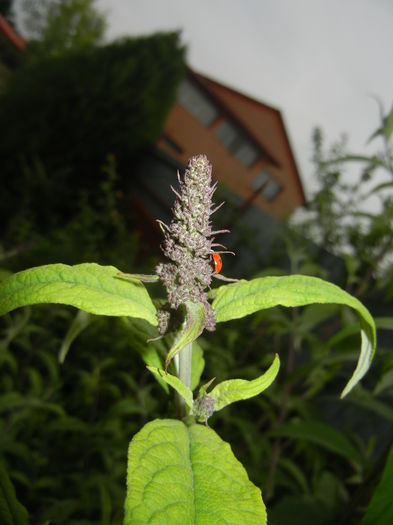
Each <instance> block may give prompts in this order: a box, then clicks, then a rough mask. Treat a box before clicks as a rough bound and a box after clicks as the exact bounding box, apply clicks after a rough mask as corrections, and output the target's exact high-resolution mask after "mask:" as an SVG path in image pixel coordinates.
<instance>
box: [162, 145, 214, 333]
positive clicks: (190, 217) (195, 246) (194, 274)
mask: <svg viewBox="0 0 393 525" xmlns="http://www.w3.org/2000/svg"><path fill="white" fill-rule="evenodd" d="M178 178H179V188H178V189H177V190H174V189H173V188H172V190H173V192H174V194H175V196H176V200H175V204H174V206H173V209H172V211H173V219H172V221H171V223H170V225H169V226H166V225H161V229H162V231H163V233H164V242H163V244H162V246H161V249H162V251H163V253H164V255H165V257H166V258H167V259H169V261H170V262H166V263H161V264H159V265H158V266H157V267H156V272H157V275H158V276H159V277H160V278H161V280H162V282H163V283H164V285H165V287H166V289H167V293H168V303H169V306H170V308H171V309H173V310H177V309H178V308H179V306H180V305H181V304H184V303H186V302H187V301H191V302H194V303H198V302H200V303H202V304H203V305H204V307H205V311H206V322H205V328H206V329H207V330H210V331H212V330H215V325H216V322H215V319H214V312H213V309H212V307H211V306H210V304H209V302H208V299H207V291H208V290H209V288H210V283H211V280H212V275H213V273H214V269H213V265H212V263H211V254H212V253H213V249H212V245H214V238H212V234H213V231H212V224H211V222H210V215H211V214H212V213H214V211H215V209H217V208H213V203H212V197H213V194H214V191H215V186H216V185H213V186H212V167H211V164H210V162H209V161H208V159H207V157H206V155H197V156H196V157H192V158H191V159H190V160H189V163H188V166H187V169H186V171H185V173H184V178H183V179H181V178H180V176H179V175H178ZM214 233H215V234H217V233H218V232H214ZM159 320H160V323H159V324H160V331H161V333H163V332H165V331H166V326H167V323H168V321H169V319H168V315H167V313H165V311H161V312H159Z"/></svg>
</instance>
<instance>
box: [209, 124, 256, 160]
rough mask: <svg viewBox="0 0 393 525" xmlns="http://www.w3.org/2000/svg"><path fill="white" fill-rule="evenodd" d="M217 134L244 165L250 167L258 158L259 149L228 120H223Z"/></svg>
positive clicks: (222, 142)
mask: <svg viewBox="0 0 393 525" xmlns="http://www.w3.org/2000/svg"><path fill="white" fill-rule="evenodd" d="M215 136H216V137H217V139H218V140H219V141H220V142H221V144H222V145H223V146H225V147H226V148H227V149H228V150H229V151H230V152H231V153H233V155H234V156H235V157H236V158H237V160H238V161H239V162H241V163H242V164H243V165H244V166H247V167H249V166H251V164H253V163H254V162H255V161H256V160H257V158H258V151H257V149H256V148H254V146H253V145H252V144H251V143H250V142H249V141H248V140H247V139H246V138H245V137H244V136H243V134H242V133H241V132H240V131H239V130H238V129H237V128H236V127H235V126H234V125H233V124H232V123H231V122H229V121H228V120H224V121H223V122H221V124H220V125H219V126H218V128H217V129H216V131H215Z"/></svg>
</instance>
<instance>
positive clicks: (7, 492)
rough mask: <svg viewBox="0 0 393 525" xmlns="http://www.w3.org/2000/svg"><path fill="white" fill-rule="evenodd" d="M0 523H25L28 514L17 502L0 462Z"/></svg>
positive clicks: (8, 524)
mask: <svg viewBox="0 0 393 525" xmlns="http://www.w3.org/2000/svg"><path fill="white" fill-rule="evenodd" d="M0 523H1V525H27V523H28V514H27V510H26V509H25V507H24V506H23V505H22V504H21V503H19V501H18V500H17V498H16V495H15V489H14V486H13V484H12V482H11V480H10V478H9V476H8V473H7V470H6V468H5V466H4V464H3V462H0Z"/></svg>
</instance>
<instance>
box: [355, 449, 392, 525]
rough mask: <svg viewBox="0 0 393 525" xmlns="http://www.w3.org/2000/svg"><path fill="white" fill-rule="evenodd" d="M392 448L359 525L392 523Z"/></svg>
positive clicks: (386, 524) (385, 524)
mask: <svg viewBox="0 0 393 525" xmlns="http://www.w3.org/2000/svg"><path fill="white" fill-rule="evenodd" d="M392 487H393V447H392V448H391V449H390V452H389V455H388V458H387V461H386V465H385V468H384V471H383V473H382V477H381V479H380V482H379V484H378V485H377V488H376V489H375V491H374V494H373V496H372V498H371V502H370V504H369V506H368V508H367V510H366V513H365V515H364V516H363V519H362V521H361V522H360V524H359V525H388V524H390V523H393V498H392Z"/></svg>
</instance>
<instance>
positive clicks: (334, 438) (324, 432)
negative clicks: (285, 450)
mask: <svg viewBox="0 0 393 525" xmlns="http://www.w3.org/2000/svg"><path fill="white" fill-rule="evenodd" d="M269 435H270V436H276V437H289V438H293V439H299V440H301V439H302V440H306V441H309V442H311V443H315V444H316V445H319V446H321V447H323V448H325V449H326V450H330V451H331V452H334V453H335V454H339V455H340V456H342V457H344V458H346V459H347V460H349V461H351V462H352V463H354V464H355V465H356V466H357V467H359V466H361V465H362V464H363V459H362V456H361V455H360V453H359V452H358V450H357V449H356V448H355V447H354V446H353V445H352V443H351V442H350V441H349V439H348V438H347V437H346V436H345V435H344V434H343V433H342V432H340V431H339V430H337V429H335V428H333V427H332V426H330V425H327V424H326V423H323V422H321V421H302V422H300V423H286V424H283V425H280V426H279V427H277V428H274V429H273V430H271V431H270V432H269Z"/></svg>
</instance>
